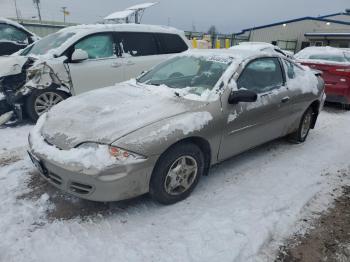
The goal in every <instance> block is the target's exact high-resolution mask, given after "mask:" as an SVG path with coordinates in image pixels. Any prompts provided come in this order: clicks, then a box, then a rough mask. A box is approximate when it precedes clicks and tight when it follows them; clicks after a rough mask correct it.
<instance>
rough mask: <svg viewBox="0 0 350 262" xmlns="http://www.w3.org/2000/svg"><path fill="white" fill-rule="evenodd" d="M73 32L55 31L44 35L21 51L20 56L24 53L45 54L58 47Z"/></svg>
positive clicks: (72, 34)
mask: <svg viewBox="0 0 350 262" xmlns="http://www.w3.org/2000/svg"><path fill="white" fill-rule="evenodd" d="M74 35H75V33H72V32H69V33H67V32H57V33H54V34H51V35H48V36H46V37H44V38H43V39H41V40H39V41H37V42H35V43H34V44H33V45H31V46H28V47H27V48H26V49H24V50H23V51H22V53H21V55H22V56H25V55H45V54H47V53H48V52H49V51H50V50H53V49H56V48H58V47H60V46H61V45H62V44H63V43H64V42H66V41H67V40H68V39H69V38H71V37H72V36H74Z"/></svg>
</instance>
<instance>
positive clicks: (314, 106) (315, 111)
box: [309, 100, 321, 129]
mask: <svg viewBox="0 0 350 262" xmlns="http://www.w3.org/2000/svg"><path fill="white" fill-rule="evenodd" d="M320 105H321V102H320V101H319V100H315V101H313V102H312V103H311V104H310V106H309V108H311V109H312V123H311V128H312V129H314V128H315V125H316V121H317V118H318V115H319V114H320Z"/></svg>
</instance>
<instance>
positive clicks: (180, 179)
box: [150, 143, 205, 205]
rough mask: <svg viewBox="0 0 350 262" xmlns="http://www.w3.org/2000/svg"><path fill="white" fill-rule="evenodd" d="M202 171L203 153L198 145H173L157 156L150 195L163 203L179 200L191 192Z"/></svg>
mask: <svg viewBox="0 0 350 262" xmlns="http://www.w3.org/2000/svg"><path fill="white" fill-rule="evenodd" d="M184 159H185V160H184ZM171 171H172V172H171ZM204 171H205V163H204V155H203V152H202V151H201V150H200V148H199V147H198V146H196V145H195V144H192V143H183V144H178V145H175V146H174V147H172V148H170V149H168V150H167V151H166V152H165V153H164V154H163V155H162V156H161V157H160V158H159V160H158V162H157V164H156V166H155V168H154V170H153V174H152V177H151V182H150V195H151V197H152V199H154V200H155V201H157V202H159V203H161V204H164V205H170V204H174V203H176V202H178V201H181V200H183V199H185V198H187V197H188V196H189V195H190V194H191V192H192V191H193V189H194V188H195V187H196V185H197V183H198V181H199V179H200V177H201V176H202V175H203V174H204ZM186 187H187V188H186Z"/></svg>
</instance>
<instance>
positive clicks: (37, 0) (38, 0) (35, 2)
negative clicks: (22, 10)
mask: <svg viewBox="0 0 350 262" xmlns="http://www.w3.org/2000/svg"><path fill="white" fill-rule="evenodd" d="M33 3H34V5H35V7H36V9H37V10H38V18H39V21H40V22H41V13H40V0H33Z"/></svg>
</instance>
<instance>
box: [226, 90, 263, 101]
mask: <svg viewBox="0 0 350 262" xmlns="http://www.w3.org/2000/svg"><path fill="white" fill-rule="evenodd" d="M257 99H258V95H257V93H255V92H254V91H250V90H246V89H241V90H238V91H233V92H232V93H231V94H230V96H229V98H228V103H229V104H238V103H239V102H255V101H256V100H257Z"/></svg>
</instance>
